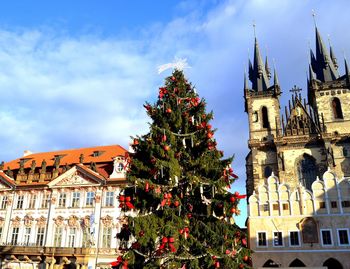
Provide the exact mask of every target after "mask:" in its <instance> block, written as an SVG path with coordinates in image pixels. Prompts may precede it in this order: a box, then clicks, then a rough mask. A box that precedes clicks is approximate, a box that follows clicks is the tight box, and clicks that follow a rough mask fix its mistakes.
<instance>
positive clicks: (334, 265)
mask: <svg viewBox="0 0 350 269" xmlns="http://www.w3.org/2000/svg"><path fill="white" fill-rule="evenodd" d="M323 266H327V268H328V269H343V266H342V265H341V263H340V262H338V261H337V260H336V259H333V258H329V259H328V260H327V261H325V262H324V263H323Z"/></svg>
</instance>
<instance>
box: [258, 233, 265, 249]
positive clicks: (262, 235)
mask: <svg viewBox="0 0 350 269" xmlns="http://www.w3.org/2000/svg"><path fill="white" fill-rule="evenodd" d="M266 246H267V240H266V232H258V247H266Z"/></svg>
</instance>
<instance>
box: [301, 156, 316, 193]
mask: <svg viewBox="0 0 350 269" xmlns="http://www.w3.org/2000/svg"><path fill="white" fill-rule="evenodd" d="M317 174H318V173H317V166H316V162H315V159H314V158H312V157H311V156H310V155H307V154H304V155H303V158H302V159H301V160H300V162H299V163H298V177H299V181H300V182H301V183H302V184H303V185H304V187H305V188H307V189H309V190H311V184H312V183H313V182H314V181H315V180H316V177H317Z"/></svg>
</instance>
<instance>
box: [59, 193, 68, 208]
mask: <svg viewBox="0 0 350 269" xmlns="http://www.w3.org/2000/svg"><path fill="white" fill-rule="evenodd" d="M66 201H67V194H66V193H64V192H62V193H60V195H59V196H58V206H59V207H66Z"/></svg>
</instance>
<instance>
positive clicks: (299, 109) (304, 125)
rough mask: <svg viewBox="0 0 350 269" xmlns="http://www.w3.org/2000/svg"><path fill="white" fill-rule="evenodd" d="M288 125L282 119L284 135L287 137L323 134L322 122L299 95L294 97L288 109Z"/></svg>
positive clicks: (286, 114)
mask: <svg viewBox="0 0 350 269" xmlns="http://www.w3.org/2000/svg"><path fill="white" fill-rule="evenodd" d="M285 119H286V124H284V119H282V125H283V126H282V127H283V133H284V135H286V136H290V135H299V134H316V133H321V132H322V126H321V120H322V119H319V118H318V115H317V114H316V113H315V112H314V111H313V110H312V108H311V107H310V106H308V105H307V104H306V101H305V100H304V103H303V102H302V100H301V97H300V96H299V97H298V95H293V96H292V102H289V109H287V107H286V113H285Z"/></svg>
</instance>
